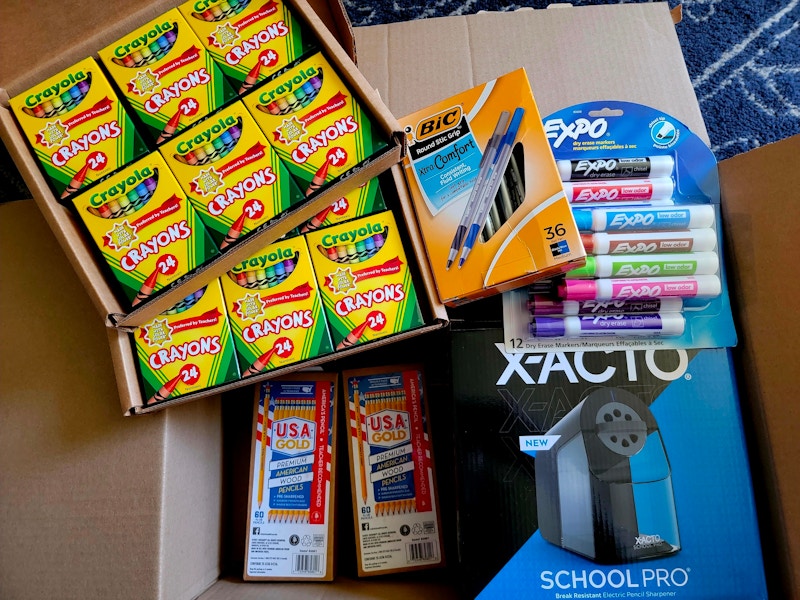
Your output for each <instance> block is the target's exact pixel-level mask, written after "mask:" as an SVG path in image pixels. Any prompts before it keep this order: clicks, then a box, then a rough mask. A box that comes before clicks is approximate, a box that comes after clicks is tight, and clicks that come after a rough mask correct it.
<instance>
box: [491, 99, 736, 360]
mask: <svg viewBox="0 0 800 600" xmlns="http://www.w3.org/2000/svg"><path fill="white" fill-rule="evenodd" d="M545 130H546V131H547V135H548V138H549V139H550V142H551V145H552V148H553V153H554V155H555V158H556V164H557V166H558V170H559V175H560V176H561V178H562V179H563V180H564V187H565V191H566V194H567V197H568V198H569V200H570V205H571V208H572V211H573V215H574V217H575V222H576V224H577V226H578V228H579V229H580V230H581V232H582V233H581V239H582V241H583V244H584V247H585V249H586V252H587V259H586V264H585V265H584V266H583V267H580V268H577V269H573V270H571V271H569V272H567V273H565V274H564V275H562V276H559V277H557V278H553V279H550V280H543V281H538V282H535V283H534V284H531V285H530V286H528V287H527V288H524V289H522V288H521V289H518V290H512V291H509V292H507V293H505V294H504V295H503V323H504V329H505V331H506V349H507V350H508V351H509V352H524V351H526V350H531V349H550V348H559V349H572V350H581V349H585V348H588V347H590V346H591V347H592V348H595V349H596V348H600V347H605V348H607V349H611V348H613V347H614V346H615V345H616V344H617V343H621V342H623V341H624V342H625V343H635V344H636V345H637V347H654V348H655V347H672V348H690V347H697V348H713V347H724V346H732V345H734V344H735V343H736V332H735V329H734V326H733V320H732V316H731V309H730V302H729V299H728V293H727V285H726V282H725V271H724V265H723V261H722V259H721V256H722V252H721V249H720V244H721V233H720V232H721V228H720V227H719V220H720V209H719V184H718V181H717V170H716V160H715V159H714V156H713V154H712V153H711V151H710V150H709V149H708V147H707V146H706V145H705V144H704V143H703V142H702V141H701V140H700V139H699V138H698V137H697V136H695V135H694V134H693V133H692V132H691V131H689V130H688V129H687V128H686V126H684V125H683V124H681V123H680V122H678V121H677V120H675V119H674V118H672V117H671V116H669V115H665V114H663V113H661V112H659V111H656V110H654V109H652V108H649V107H646V106H642V105H638V104H632V103H627V102H594V103H587V104H582V105H577V106H574V107H570V108H568V109H564V110H563V111H559V112H557V113H555V114H553V115H550V116H549V117H547V118H546V119H545Z"/></svg>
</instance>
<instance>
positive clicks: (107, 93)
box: [10, 58, 147, 200]
mask: <svg viewBox="0 0 800 600" xmlns="http://www.w3.org/2000/svg"><path fill="white" fill-rule="evenodd" d="M10 105H11V109H12V110H13V111H14V115H15V116H16V117H17V121H18V123H19V125H20V127H21V128H22V131H23V132H24V134H25V136H26V138H27V139H28V142H29V144H30V146H31V148H32V149H33V152H34V154H35V156H36V158H37V160H38V161H39V163H40V164H41V166H42V168H43V169H44V174H45V176H46V178H47V183H48V185H49V186H50V188H51V189H52V190H53V193H54V194H55V196H56V198H59V199H61V200H64V199H65V198H67V197H69V196H71V195H73V194H75V193H77V192H78V191H79V190H81V189H85V188H86V187H89V186H90V185H92V184H93V183H95V182H97V181H98V180H100V179H101V178H103V177H104V176H106V175H108V174H109V173H113V172H114V171H116V170H117V169H119V168H120V167H122V166H124V165H126V164H128V163H130V162H132V161H134V160H136V159H137V158H138V157H140V156H142V155H143V154H144V153H145V152H147V147H146V146H145V144H144V142H143V141H142V139H141V137H140V136H139V134H138V133H137V131H136V129H135V128H134V124H133V121H131V118H130V117H129V116H128V114H127V112H126V111H125V107H124V106H123V105H122V103H121V102H120V101H119V99H118V97H117V94H116V93H115V92H114V90H113V88H112V87H111V84H110V82H109V81H108V80H107V79H106V76H105V74H104V73H103V72H102V71H101V69H100V66H99V65H98V64H97V62H95V60H94V59H93V58H86V59H84V60H82V61H80V62H78V63H76V64H75V65H73V66H72V67H70V68H68V69H65V70H63V71H61V72H60V73H58V74H56V75H53V76H52V77H50V78H48V79H45V80H44V81H42V82H41V83H40V84H38V85H37V86H35V87H32V88H30V89H29V90H27V91H25V92H23V93H21V94H18V95H17V96H15V97H13V98H11V100H10Z"/></svg>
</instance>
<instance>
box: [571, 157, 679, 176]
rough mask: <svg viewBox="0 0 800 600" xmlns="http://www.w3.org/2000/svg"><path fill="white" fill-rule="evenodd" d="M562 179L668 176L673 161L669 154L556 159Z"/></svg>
mask: <svg viewBox="0 0 800 600" xmlns="http://www.w3.org/2000/svg"><path fill="white" fill-rule="evenodd" d="M556 165H557V166H558V172H559V174H560V175H561V180H562V181H580V180H584V179H633V178H645V179H646V178H650V179H656V178H659V177H669V176H670V175H671V174H672V168H673V167H674V166H675V161H674V160H673V158H672V157H671V156H669V155H664V156H645V157H641V158H610V157H607V158H581V159H575V160H557V161H556Z"/></svg>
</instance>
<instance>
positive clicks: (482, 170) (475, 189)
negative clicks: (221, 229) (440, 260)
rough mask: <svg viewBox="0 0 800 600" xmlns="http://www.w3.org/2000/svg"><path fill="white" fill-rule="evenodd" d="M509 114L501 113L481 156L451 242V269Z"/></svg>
mask: <svg viewBox="0 0 800 600" xmlns="http://www.w3.org/2000/svg"><path fill="white" fill-rule="evenodd" d="M509 116H510V115H509V112H508V111H507V110H504V111H503V112H502V113H500V118H499V119H498V120H497V125H496V126H495V128H494V133H492V137H490V138H489V142H488V143H487V144H486V152H484V154H483V157H482V158H481V162H480V164H479V168H478V176H477V177H476V178H475V183H474V184H473V186H472V191H471V192H470V194H469V199H468V200H467V204H466V206H465V207H464V213H463V214H462V215H461V221H460V222H459V223H458V227H457V228H456V234H455V236H454V237H453V242H452V243H451V244H450V253H449V254H448V256H447V267H446V269H449V268H450V266H451V265H452V264H453V261H455V259H456V256H458V251H459V250H460V249H461V244H462V243H463V242H464V236H465V235H466V233H467V228H468V227H469V224H470V223H471V222H472V218H473V214H474V212H475V209H476V208H477V206H478V202H477V200H478V199H479V197H480V190H481V189H482V187H483V185H482V184H483V183H484V181H486V173H487V172H488V170H489V168H490V167H491V166H492V163H493V162H494V159H495V157H496V156H497V149H498V147H499V146H500V140H501V139H502V137H503V132H504V131H505V129H506V124H507V123H508V118H509Z"/></svg>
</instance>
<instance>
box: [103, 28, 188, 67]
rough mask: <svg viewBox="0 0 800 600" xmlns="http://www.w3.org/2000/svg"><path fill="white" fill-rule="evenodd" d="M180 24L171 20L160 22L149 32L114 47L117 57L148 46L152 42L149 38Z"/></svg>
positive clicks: (122, 56)
mask: <svg viewBox="0 0 800 600" xmlns="http://www.w3.org/2000/svg"><path fill="white" fill-rule="evenodd" d="M177 26H178V24H177V23H170V22H169V21H165V22H164V23H159V24H158V25H156V26H155V27H153V28H152V29H151V30H150V31H148V32H147V33H144V34H142V35H140V36H139V37H137V38H136V39H133V40H131V41H130V42H128V43H127V44H120V45H119V46H117V47H116V48H114V56H116V57H117V58H124V57H125V56H128V54H130V52H131V51H132V50H136V49H137V48H141V47H142V46H147V45H148V44H149V43H150V42H148V41H147V40H148V39H154V38H157V37H160V36H161V34H162V33H164V32H166V31H171V30H172V29H175V28H176V27H177Z"/></svg>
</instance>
